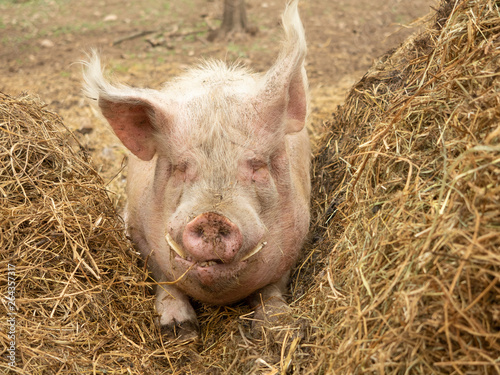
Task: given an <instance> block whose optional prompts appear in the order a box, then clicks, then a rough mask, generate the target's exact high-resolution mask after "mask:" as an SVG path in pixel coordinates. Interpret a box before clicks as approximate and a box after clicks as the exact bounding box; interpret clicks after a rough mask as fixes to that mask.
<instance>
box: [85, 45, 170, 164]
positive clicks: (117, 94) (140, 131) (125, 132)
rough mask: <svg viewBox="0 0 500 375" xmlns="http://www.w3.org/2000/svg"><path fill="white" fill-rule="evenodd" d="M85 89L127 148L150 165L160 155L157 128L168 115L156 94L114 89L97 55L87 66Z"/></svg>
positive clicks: (94, 54)
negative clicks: (152, 159)
mask: <svg viewBox="0 0 500 375" xmlns="http://www.w3.org/2000/svg"><path fill="white" fill-rule="evenodd" d="M84 64H85V66H86V69H85V71H84V81H85V87H84V91H85V94H86V96H87V97H88V98H90V99H93V100H97V104H98V105H99V108H100V110H101V112H102V114H103V116H104V117H105V118H106V119H107V120H108V122H109V124H110V125H111V127H112V128H113V131H114V132H115V134H116V136H117V137H118V138H119V139H120V141H121V142H122V143H123V145H124V146H125V147H127V148H128V149H129V150H130V152H132V153H133V154H134V155H135V156H137V157H138V158H139V159H142V160H145V161H148V160H151V158H152V157H153V156H154V155H155V153H156V142H155V136H154V135H155V132H156V130H157V124H158V123H163V122H165V121H166V119H162V118H161V117H164V116H165V112H164V111H162V110H160V107H161V104H160V101H159V99H158V98H157V92H156V91H154V90H145V89H134V88H130V87H127V86H124V85H116V86H115V85H111V84H110V83H109V82H108V81H107V80H106V79H105V78H104V77H103V74H102V69H101V63H100V59H99V56H98V55H97V53H95V52H93V53H92V56H91V57H90V61H89V62H87V63H84Z"/></svg>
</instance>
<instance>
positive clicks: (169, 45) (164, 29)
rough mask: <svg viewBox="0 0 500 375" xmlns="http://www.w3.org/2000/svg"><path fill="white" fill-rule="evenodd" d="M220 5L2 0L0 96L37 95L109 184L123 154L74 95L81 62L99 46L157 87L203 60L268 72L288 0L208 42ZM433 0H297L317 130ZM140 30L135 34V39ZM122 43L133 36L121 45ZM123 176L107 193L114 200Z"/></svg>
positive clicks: (252, 8)
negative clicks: (246, 31) (252, 30)
mask: <svg viewBox="0 0 500 375" xmlns="http://www.w3.org/2000/svg"><path fill="white" fill-rule="evenodd" d="M222 3H223V1H222V0H176V1H175V0H174V1H171V0H163V1H155V0H143V1H128V2H123V1H118V0H108V1H104V0H88V1H76V0H0V91H3V92H5V93H7V94H10V95H17V94H19V93H21V92H28V93H30V94H35V95H38V96H39V97H40V99H41V100H42V101H44V102H45V103H47V105H48V108H49V109H51V110H53V111H56V112H57V113H58V114H59V115H61V117H62V118H63V120H64V122H65V123H66V125H67V126H68V127H69V128H70V129H72V130H74V131H76V132H77V133H78V136H79V139H80V141H81V143H82V144H83V145H84V146H85V147H86V148H88V149H89V150H90V152H91V154H92V156H93V159H94V160H95V162H96V165H97V168H98V169H99V170H100V171H101V173H102V175H103V177H104V178H105V179H106V180H107V181H111V180H112V179H113V178H114V177H115V176H116V175H117V173H118V172H119V170H120V167H121V165H122V160H123V155H124V152H123V150H122V148H121V147H120V145H119V143H118V142H117V141H116V139H115V138H114V137H113V136H112V135H111V134H110V132H109V130H107V128H106V127H105V126H103V124H102V122H101V121H100V120H99V119H97V118H96V116H95V114H94V113H93V112H92V110H91V108H90V106H89V105H88V103H87V102H86V101H85V99H84V96H83V94H82V92H81V71H82V66H81V64H79V63H78V62H79V61H81V60H82V59H85V58H86V53H87V52H88V51H90V50H91V49H92V48H97V49H98V50H99V51H100V52H101V54H102V57H103V60H104V61H105V63H106V66H107V69H108V71H109V72H111V73H112V74H113V76H114V77H115V78H116V79H119V80H120V81H123V82H126V83H128V84H130V85H134V86H142V87H152V88H158V87H160V86H161V84H162V83H163V82H165V81H168V80H169V79H170V78H171V77H173V76H175V75H177V74H179V73H181V72H182V71H183V69H185V68H186V67H188V66H191V65H193V64H196V63H197V62H199V61H200V59H205V58H218V59H222V60H225V61H228V62H233V61H240V62H243V63H245V64H248V65H250V66H252V67H253V69H254V70H256V71H265V70H266V69H268V68H269V67H270V66H271V65H272V63H273V61H274V59H275V57H276V54H277V51H278V49H279V41H280V38H281V28H280V15H281V12H282V10H283V8H284V5H285V0H277V1H273V0H269V1H257V0H247V12H248V17H249V20H250V23H251V24H252V25H253V26H256V27H257V28H258V32H257V34H256V35H254V36H247V35H243V36H242V35H239V36H234V37H232V38H230V39H229V40H225V41H220V40H219V41H216V42H213V43H210V42H207V40H206V37H207V35H208V33H209V31H210V30H211V29H214V28H217V27H218V26H219V25H220V23H221V20H220V18H221V14H222ZM434 5H435V1H434V0H422V1H414V0H335V1H332V0H314V1H312V0H303V1H302V2H301V4H300V12H301V17H302V20H303V23H304V27H305V29H306V33H307V39H308V48H309V50H308V57H307V71H308V76H309V80H310V87H311V92H312V98H311V100H312V103H311V106H312V107H311V108H312V111H311V115H312V116H311V119H312V123H313V126H314V127H316V128H319V127H318V126H317V125H320V124H321V123H322V121H323V120H324V119H326V118H328V116H329V115H330V114H331V112H332V111H333V110H334V109H335V107H336V105H338V104H341V103H342V101H343V98H344V95H345V93H346V91H347V90H348V89H349V88H350V87H351V85H352V84H353V83H354V82H356V80H358V79H359V78H360V77H361V76H362V75H363V73H364V72H365V71H366V70H367V68H368V67H369V66H370V65H371V64H372V61H373V60H374V59H375V58H377V57H378V56H380V55H381V54H383V53H384V52H385V51H387V50H388V49H390V48H393V47H395V46H397V45H398V44H399V43H400V42H401V41H402V40H403V39H404V38H405V37H406V36H408V35H409V34H410V33H412V32H415V31H416V28H415V27H412V25H414V24H415V22H414V21H415V20H418V19H419V18H420V17H423V16H425V15H426V14H427V13H428V12H429V10H430V7H431V6H434ZM141 33H143V34H146V33H147V34H146V35H142V36H138V34H141ZM127 37H132V38H131V39H127ZM122 186H123V179H122V178H119V179H115V180H113V182H112V183H111V185H110V189H111V190H116V191H118V193H119V194H118V195H119V196H121V187H122Z"/></svg>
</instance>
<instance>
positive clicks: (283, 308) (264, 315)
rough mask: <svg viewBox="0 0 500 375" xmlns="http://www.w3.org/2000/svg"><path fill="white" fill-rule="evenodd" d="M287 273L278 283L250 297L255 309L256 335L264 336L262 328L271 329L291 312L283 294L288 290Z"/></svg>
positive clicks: (254, 331)
mask: <svg viewBox="0 0 500 375" xmlns="http://www.w3.org/2000/svg"><path fill="white" fill-rule="evenodd" d="M289 275H290V272H287V273H286V274H285V275H284V276H283V277H282V278H281V279H280V280H279V281H278V282H276V283H274V284H269V285H267V286H265V287H264V288H262V289H260V290H258V291H257V292H255V293H254V294H253V295H252V296H250V299H249V303H250V306H251V307H252V308H254V309H255V315H254V321H253V323H252V331H253V333H254V334H255V335H257V336H260V335H261V334H262V327H270V326H273V325H275V324H276V323H278V322H279V320H280V319H281V318H283V316H284V315H285V314H286V313H287V312H288V311H289V310H290V307H289V306H288V304H287V303H286V301H285V299H284V297H283V294H284V293H285V292H286V290H287V284H288V278H289Z"/></svg>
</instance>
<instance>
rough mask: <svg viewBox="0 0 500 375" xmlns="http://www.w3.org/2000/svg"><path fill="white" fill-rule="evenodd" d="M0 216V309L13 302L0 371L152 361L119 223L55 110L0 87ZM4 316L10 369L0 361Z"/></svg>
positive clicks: (141, 300)
mask: <svg viewBox="0 0 500 375" xmlns="http://www.w3.org/2000/svg"><path fill="white" fill-rule="evenodd" d="M0 221H1V225H0V290H1V294H2V306H3V307H0V310H4V309H5V310H4V311H7V312H12V311H11V310H10V306H12V304H9V301H13V302H14V303H15V306H16V308H17V310H14V313H15V314H14V315H12V314H11V315H7V314H4V313H2V314H1V316H0V337H1V339H0V353H1V361H0V372H2V371H6V370H7V369H11V370H13V371H12V373H19V374H50V373H73V374H76V373H78V374H85V373H93V372H97V373H102V372H104V371H110V372H113V371H114V372H121V373H123V372H124V371H125V370H124V369H127V368H134V367H135V368H136V369H143V370H144V369H148V368H149V367H150V364H149V363H148V361H147V357H148V356H152V355H155V353H154V351H152V350H151V349H152V348H151V345H150V343H152V342H155V341H157V337H158V335H157V332H156V330H155V328H154V325H153V326H152V314H153V309H152V303H151V298H152V297H151V295H150V293H145V289H144V287H143V286H142V287H140V286H139V285H140V283H141V282H142V281H143V280H142V279H141V278H143V277H144V272H142V270H140V269H137V266H136V264H137V262H136V256H135V254H134V253H133V252H132V251H130V249H129V245H128V242H127V240H126V238H125V237H124V234H123V233H124V232H123V224H122V222H121V221H120V219H119V216H118V215H117V214H116V212H115V210H114V208H113V205H112V204H111V201H110V199H109V197H108V193H107V192H106V190H105V188H104V185H103V182H102V180H101V178H100V177H99V176H98V175H97V173H96V172H95V171H94V170H93V168H92V166H91V165H90V164H89V161H88V157H87V155H86V154H85V152H83V151H82V150H81V149H79V147H78V143H77V142H76V140H75V139H74V138H72V136H71V134H69V131H68V130H67V129H66V128H65V127H64V125H63V124H62V122H61V120H60V118H59V117H58V116H57V115H56V114H54V113H51V112H49V111H47V110H45V109H44V108H43V105H42V104H41V103H39V102H38V101H37V100H36V99H34V98H33V97H30V96H27V95H25V96H23V97H20V98H12V97H10V96H7V95H4V94H0ZM9 271H13V273H11V274H9V275H11V276H13V279H12V278H11V279H9V281H14V282H15V285H14V288H15V291H14V293H13V294H12V293H8V289H7V286H8V284H7V281H8V272H9ZM12 297H14V298H15V300H13V298H12ZM12 316H14V318H15V322H14V321H10V322H9V323H8V322H7V320H8V319H7V318H12ZM11 325H13V326H14V329H15V334H16V344H15V347H16V363H17V367H16V368H15V369H13V368H12V367H10V366H9V364H8V362H10V361H7V360H6V357H7V353H6V350H7V347H8V346H9V347H10V341H11V339H10V338H9V337H8V336H7V334H8V331H9V329H10V327H11ZM118 349H119V350H118ZM139 373H142V371H140V372H139Z"/></svg>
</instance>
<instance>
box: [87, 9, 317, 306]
mask: <svg viewBox="0 0 500 375" xmlns="http://www.w3.org/2000/svg"><path fill="white" fill-rule="evenodd" d="M296 8H297V5H296V3H294V5H293V6H290V7H289V8H288V9H287V11H286V12H285V14H284V16H283V24H284V27H285V32H286V41H285V43H284V44H283V47H282V51H281V53H280V55H279V57H278V59H277V61H276V63H275V64H274V66H273V67H272V68H271V69H270V70H269V71H268V72H267V73H265V74H263V75H258V74H253V73H251V72H249V71H248V70H246V69H243V68H241V67H239V66H229V67H228V66H226V65H225V64H224V63H221V62H206V63H204V64H203V65H202V66H201V67H199V68H196V69H193V70H191V71H189V72H188V73H187V74H186V75H184V76H182V77H180V78H177V79H175V80H173V81H172V82H170V83H168V84H167V85H165V87H164V88H163V89H162V90H159V91H156V90H148V89H136V88H130V87H126V86H122V85H112V84H110V83H109V82H108V81H107V80H105V79H104V77H103V75H102V72H101V67H100V62H99V59H98V57H97V55H95V54H94V56H93V57H92V60H91V62H90V63H89V64H88V67H87V71H86V76H85V79H86V84H87V95H88V96H89V97H91V98H95V99H96V100H97V103H98V106H99V107H100V110H101V112H102V114H103V115H104V117H105V118H106V119H107V120H108V122H109V124H110V125H111V127H112V129H113V131H114V132H115V134H116V135H117V137H118V138H119V139H120V140H121V142H122V143H123V145H124V146H125V147H127V148H128V150H129V151H130V152H131V154H133V155H131V157H130V161H129V175H128V182H127V184H128V188H127V190H128V206H127V216H128V219H127V220H128V226H129V231H130V233H131V236H132V239H133V240H134V241H135V242H136V243H137V245H138V247H139V249H140V251H141V253H142V254H143V256H144V257H146V258H148V262H150V263H152V264H153V267H152V268H154V269H155V270H156V272H157V273H158V272H159V273H162V274H163V275H164V276H166V279H167V280H170V281H174V280H177V283H176V284H175V285H176V287H178V288H179V289H180V290H182V291H183V292H184V293H186V294H188V295H190V296H192V297H194V298H196V299H198V300H201V301H204V302H210V303H218V304H224V303H230V302H233V301H237V300H239V299H241V298H244V297H246V296H247V295H249V294H251V293H252V292H254V291H256V290H257V289H260V288H262V287H264V286H266V285H268V284H270V283H273V282H276V281H277V280H278V279H280V277H282V276H283V275H284V274H286V273H287V272H288V271H289V269H290V268H291V267H292V265H293V263H294V262H295V260H296V258H297V256H298V253H299V250H300V247H301V245H302V241H303V238H304V237H305V235H306V232H307V229H308V223H309V212H308V211H309V210H308V201H309V189H310V188H309V171H308V169H309V146H308V140H307V134H306V130H305V129H304V124H305V120H306V115H307V80H306V75H305V71H304V67H303V65H304V56H305V53H306V45H305V39H304V31H303V28H302V24H301V22H300V19H299V17H298V13H297V9H296Z"/></svg>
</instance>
